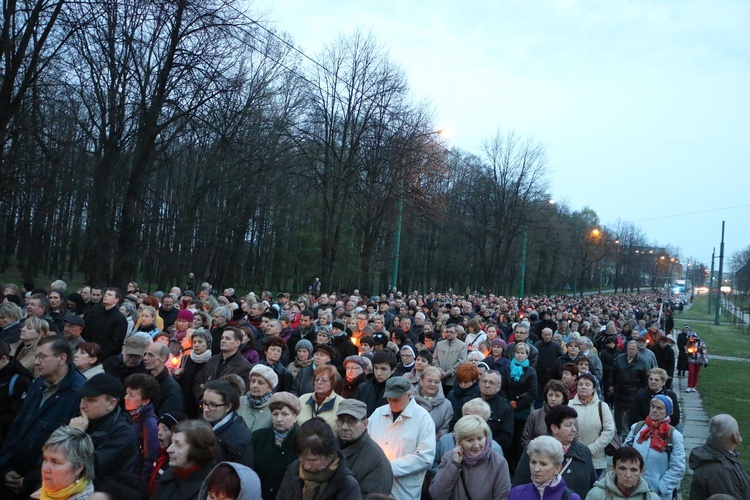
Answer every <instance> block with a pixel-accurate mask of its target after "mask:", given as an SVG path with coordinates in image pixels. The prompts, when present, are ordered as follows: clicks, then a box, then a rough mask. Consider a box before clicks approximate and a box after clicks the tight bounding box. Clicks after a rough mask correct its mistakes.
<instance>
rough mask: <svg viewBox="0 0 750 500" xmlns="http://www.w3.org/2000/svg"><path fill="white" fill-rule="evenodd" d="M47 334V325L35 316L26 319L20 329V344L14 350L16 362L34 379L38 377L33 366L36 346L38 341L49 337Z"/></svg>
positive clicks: (37, 372)
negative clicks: (31, 374) (32, 375)
mask: <svg viewBox="0 0 750 500" xmlns="http://www.w3.org/2000/svg"><path fill="white" fill-rule="evenodd" d="M49 332H50V330H49V323H47V322H46V321H44V320H43V319H41V318H37V317H36V316H32V317H30V318H26V321H24V322H23V326H22V327H21V336H20V339H21V343H20V344H18V349H16V360H17V361H19V362H20V363H21V364H22V365H23V366H24V368H26V369H27V370H29V371H30V372H31V373H33V374H34V377H35V378H36V377H38V376H39V371H38V369H37V367H36V365H35V364H34V357H35V356H36V350H37V345H38V344H39V341H40V340H42V339H43V338H44V337H47V336H49Z"/></svg>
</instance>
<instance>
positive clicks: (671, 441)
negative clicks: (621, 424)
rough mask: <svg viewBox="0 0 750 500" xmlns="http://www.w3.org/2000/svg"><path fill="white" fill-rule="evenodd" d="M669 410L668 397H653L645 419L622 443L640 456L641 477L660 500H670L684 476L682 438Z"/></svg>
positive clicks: (633, 427) (670, 403)
mask: <svg viewBox="0 0 750 500" xmlns="http://www.w3.org/2000/svg"><path fill="white" fill-rule="evenodd" d="M672 408H673V405H672V400H671V399H670V398H669V397H668V396H665V395H663V394H657V395H656V396H654V397H653V398H652V399H651V408H650V410H649V414H648V417H646V420H645V421H642V422H638V423H636V424H633V426H632V427H631V428H630V433H629V434H628V437H627V438H625V442H624V445H625V446H632V447H633V448H635V449H636V450H638V451H639V452H640V454H641V455H642V456H643V462H644V471H645V472H644V474H643V477H644V479H646V482H648V485H649V486H650V487H651V489H652V490H653V491H654V492H656V493H657V494H658V495H659V496H660V497H661V498H662V499H663V500H669V499H671V498H672V495H673V492H674V490H675V489H676V488H678V487H679V486H680V483H681V482H682V477H683V476H684V475H685V445H684V442H683V438H682V434H681V433H680V431H678V430H677V429H675V428H674V427H672V426H671V425H670V423H669V422H670V420H669V415H671V414H672Z"/></svg>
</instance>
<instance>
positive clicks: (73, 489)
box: [39, 479, 89, 500]
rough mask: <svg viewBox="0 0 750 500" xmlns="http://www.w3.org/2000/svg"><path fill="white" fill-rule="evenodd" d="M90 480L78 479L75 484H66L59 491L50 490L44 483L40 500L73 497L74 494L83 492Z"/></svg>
mask: <svg viewBox="0 0 750 500" xmlns="http://www.w3.org/2000/svg"><path fill="white" fill-rule="evenodd" d="M88 484H89V480H88V479H77V480H76V481H75V482H74V483H73V484H71V485H68V486H66V487H65V488H62V489H59V490H57V491H50V490H48V489H47V487H46V486H44V484H42V491H41V494H40V495H39V498H40V500H47V499H49V500H58V499H59V500H67V499H68V498H70V497H72V496H73V495H77V494H79V493H82V492H83V490H85V489H86V486H88Z"/></svg>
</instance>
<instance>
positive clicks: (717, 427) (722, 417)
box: [708, 413, 740, 442]
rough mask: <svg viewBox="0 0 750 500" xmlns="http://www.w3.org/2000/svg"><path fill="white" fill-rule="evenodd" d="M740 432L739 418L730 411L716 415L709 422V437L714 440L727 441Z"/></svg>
mask: <svg viewBox="0 0 750 500" xmlns="http://www.w3.org/2000/svg"><path fill="white" fill-rule="evenodd" d="M739 432H740V428H739V425H738V424H737V420H735V419H734V417H732V416H731V415H729V414H728V413H721V414H719V415H715V416H714V417H713V418H712V419H711V420H709V422H708V439H709V440H713V441H719V442H723V441H727V440H729V439H730V438H731V437H732V436H734V435H735V434H737V433H739Z"/></svg>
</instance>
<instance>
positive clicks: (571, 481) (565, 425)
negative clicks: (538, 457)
mask: <svg viewBox="0 0 750 500" xmlns="http://www.w3.org/2000/svg"><path fill="white" fill-rule="evenodd" d="M577 417H578V414H577V413H576V411H575V410H574V409H573V408H571V407H570V406H566V405H557V406H555V407H553V408H550V410H549V413H548V414H547V419H546V422H547V433H548V434H549V435H550V436H552V437H553V438H555V439H556V440H557V441H558V442H559V443H560V444H561V445H562V449H563V450H564V452H563V453H564V463H563V460H560V461H559V462H556V464H562V466H561V468H560V469H562V473H561V472H559V471H560V469H558V472H557V473H558V474H561V475H562V476H563V477H564V478H565V482H566V483H567V487H568V488H570V489H571V490H573V491H575V492H576V493H577V494H578V495H579V496H581V497H585V496H586V494H587V493H588V492H589V490H590V489H591V487H592V486H593V485H594V482H595V481H596V472H595V470H594V463H593V462H592V460H591V452H590V451H589V449H588V448H587V447H586V446H584V445H582V444H581V443H579V442H578V440H577V439H576V433H577V430H576V418H577ZM536 439H540V438H536ZM536 439H534V440H532V441H531V442H530V443H529V446H528V447H527V448H526V451H525V452H524V453H523V455H522V456H521V460H520V461H519V462H518V467H517V468H516V474H515V476H513V485H514V486H515V485H519V484H527V483H530V482H533V483H534V484H535V485H538V484H539V483H538V482H537V477H535V466H534V464H533V463H532V464H531V469H530V468H529V464H530V459H531V455H532V452H533V448H532V444H533V443H534V441H536ZM547 480H548V481H549V478H547ZM511 498H513V495H512V494H511ZM544 498H547V495H546V494H545V496H544Z"/></svg>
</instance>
